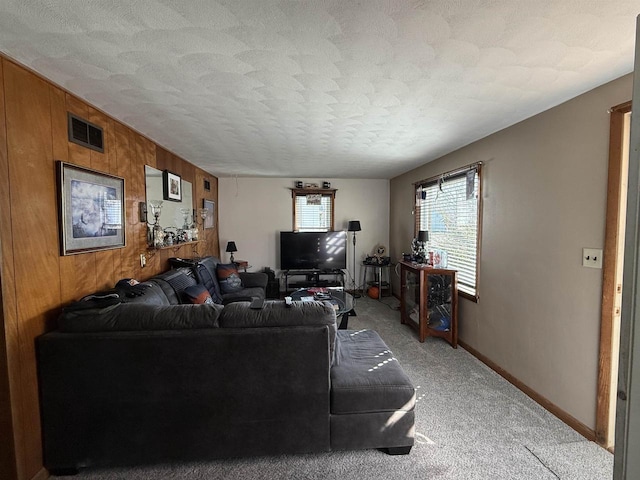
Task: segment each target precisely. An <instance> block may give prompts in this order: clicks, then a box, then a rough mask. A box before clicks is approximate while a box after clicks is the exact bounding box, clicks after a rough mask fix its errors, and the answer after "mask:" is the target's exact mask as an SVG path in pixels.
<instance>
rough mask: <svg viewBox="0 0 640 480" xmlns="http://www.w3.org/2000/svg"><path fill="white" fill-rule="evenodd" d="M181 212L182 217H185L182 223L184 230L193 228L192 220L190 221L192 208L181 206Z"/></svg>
mask: <svg viewBox="0 0 640 480" xmlns="http://www.w3.org/2000/svg"><path fill="white" fill-rule="evenodd" d="M180 213H181V214H182V218H184V223H183V225H182V229H183V230H188V229H190V228H191V222H190V221H189V216H190V215H191V213H192V211H191V209H190V208H181V209H180Z"/></svg>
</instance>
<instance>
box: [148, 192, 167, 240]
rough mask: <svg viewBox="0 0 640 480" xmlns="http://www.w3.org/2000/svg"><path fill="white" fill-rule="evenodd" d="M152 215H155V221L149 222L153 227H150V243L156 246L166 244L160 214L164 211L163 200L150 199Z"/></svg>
mask: <svg viewBox="0 0 640 480" xmlns="http://www.w3.org/2000/svg"><path fill="white" fill-rule="evenodd" d="M149 207H150V208H151V215H153V219H154V220H153V223H151V222H148V225H149V226H150V227H151V228H150V229H149V244H150V245H152V246H153V247H154V248H160V247H162V246H164V238H165V236H164V231H163V230H162V227H161V226H160V214H161V213H162V200H149Z"/></svg>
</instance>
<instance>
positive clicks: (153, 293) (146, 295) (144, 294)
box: [116, 282, 171, 305]
mask: <svg viewBox="0 0 640 480" xmlns="http://www.w3.org/2000/svg"><path fill="white" fill-rule="evenodd" d="M116 290H117V291H118V293H119V294H120V297H121V298H122V302H123V303H140V304H145V305H171V304H170V302H169V299H168V298H167V296H166V295H165V293H164V291H163V290H162V288H160V285H158V284H157V283H155V282H141V283H139V284H137V285H134V286H132V287H127V286H123V284H121V283H120V282H118V284H116Z"/></svg>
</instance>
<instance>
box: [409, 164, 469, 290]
mask: <svg viewBox="0 0 640 480" xmlns="http://www.w3.org/2000/svg"><path fill="white" fill-rule="evenodd" d="M471 172H472V173H471V174H470V177H469V180H471V176H473V186H471V185H469V193H470V194H468V191H467V190H468V187H467V174H466V173H462V174H460V175H456V176H453V177H449V178H446V179H444V180H437V181H433V182H429V183H426V184H423V185H419V186H417V189H416V199H417V200H416V207H417V208H416V217H417V218H416V224H417V225H416V226H417V227H418V230H427V231H428V232H429V242H428V248H429V249H430V250H431V249H439V250H444V251H445V252H447V268H450V269H453V270H457V271H458V286H459V288H460V290H462V291H465V292H467V293H470V294H472V295H475V291H476V268H477V267H476V264H477V259H476V255H477V245H478V186H479V175H478V171H477V169H473V170H471Z"/></svg>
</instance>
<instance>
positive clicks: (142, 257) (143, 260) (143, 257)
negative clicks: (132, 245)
mask: <svg viewBox="0 0 640 480" xmlns="http://www.w3.org/2000/svg"><path fill="white" fill-rule="evenodd" d="M146 264H147V256H146V255H145V254H144V253H141V254H140V266H141V267H142V268H144V267H145V265H146Z"/></svg>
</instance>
